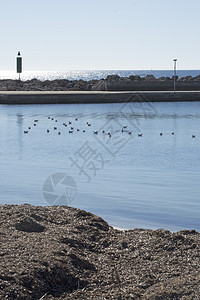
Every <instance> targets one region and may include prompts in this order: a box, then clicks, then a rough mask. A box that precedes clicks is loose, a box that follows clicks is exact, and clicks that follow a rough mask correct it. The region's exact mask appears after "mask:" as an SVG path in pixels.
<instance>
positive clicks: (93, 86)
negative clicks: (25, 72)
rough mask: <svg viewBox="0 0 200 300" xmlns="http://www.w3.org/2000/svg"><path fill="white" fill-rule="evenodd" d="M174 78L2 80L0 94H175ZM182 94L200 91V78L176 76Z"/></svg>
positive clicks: (110, 76) (115, 77) (115, 76)
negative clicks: (20, 92)
mask: <svg viewBox="0 0 200 300" xmlns="http://www.w3.org/2000/svg"><path fill="white" fill-rule="evenodd" d="M173 83H174V77H171V78H170V77H161V78H158V79H156V78H155V77H154V76H153V75H147V76H145V77H140V76H133V75H131V76H129V77H120V76H118V75H108V76H107V77H106V78H105V79H100V80H89V81H84V80H81V79H80V80H67V79H57V80H52V81H51V80H45V81H40V80H38V79H35V78H34V79H32V80H27V81H21V80H12V79H3V80H0V91H164V90H165V91H172V90H173ZM176 89H177V90H178V91H189V90H200V75H198V76H196V77H192V76H185V77H181V78H178V76H176Z"/></svg>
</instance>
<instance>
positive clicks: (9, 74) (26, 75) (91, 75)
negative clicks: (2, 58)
mask: <svg viewBox="0 0 200 300" xmlns="http://www.w3.org/2000/svg"><path fill="white" fill-rule="evenodd" d="M115 74H117V75H119V76H121V77H128V76H130V75H139V76H141V77H144V76H146V75H151V74H152V75H154V76H155V77H156V78H159V77H162V76H164V77H172V76H173V75H174V71H173V70H74V71H46V72H45V71H23V72H22V74H21V75H20V77H21V80H23V81H25V80H30V79H33V78H37V79H38V80H42V81H44V80H55V79H68V80H78V79H83V80H92V79H102V78H106V77H107V76H108V75H115ZM176 74H177V75H178V76H179V77H184V76H189V75H191V76H193V77H195V76H197V75H199V74H200V70H177V72H176ZM18 77H19V76H18V74H17V73H16V72H14V71H0V79H18Z"/></svg>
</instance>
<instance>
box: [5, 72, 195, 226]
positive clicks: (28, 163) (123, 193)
mask: <svg viewBox="0 0 200 300" xmlns="http://www.w3.org/2000/svg"><path fill="white" fill-rule="evenodd" d="M127 72H128V71H127ZM197 75H198V74H197ZM99 76H101V75H99ZM160 76H161V75H159V77H160ZM163 76H167V75H163ZM184 76H185V75H184ZM88 79H89V77H88ZM56 121H57V122H56ZM69 122H71V124H69ZM63 123H65V125H63ZM88 123H89V126H88ZM34 124H36V126H34ZM29 127H30V128H31V129H28V128H29ZM54 127H56V129H54ZM71 127H73V129H71ZM123 127H124V128H123ZM122 128H123V132H122ZM47 129H48V130H49V132H47ZM24 131H28V133H24ZM69 131H73V133H69ZM94 131H98V134H94ZM103 131H104V132H103ZM129 131H130V132H131V134H129ZM58 132H60V134H58ZM109 132H110V135H109V134H108V133H109ZM140 133H142V134H143V135H142V136H140V137H138V134H140ZM161 133H162V135H161ZM172 133H174V134H172ZM192 135H194V136H195V137H192ZM0 145H1V147H0V203H1V204H22V203H30V204H33V205H42V206H43V205H52V204H53V205H70V206H73V207H77V208H81V209H85V210H88V211H91V212H93V213H95V214H97V215H99V216H101V217H103V218H104V219H105V220H106V221H108V222H109V224H111V225H113V226H116V227H120V228H135V227H137V228H138V227H139V228H152V229H156V228H165V229H169V230H172V231H177V230H181V229H196V230H198V231H200V184H199V183H200V151H199V149H200V102H191V103H190V102H184V103H180V102H179V103H159V102H158V103H146V102H145V103H143V104H142V103H126V104H119V103H118V104H77V105H76V104H73V105H28V106H26V105H21V106H19V105H16V106H6V105H0Z"/></svg>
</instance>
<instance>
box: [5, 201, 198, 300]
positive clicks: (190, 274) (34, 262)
mask: <svg viewBox="0 0 200 300" xmlns="http://www.w3.org/2000/svg"><path fill="white" fill-rule="evenodd" d="M0 223H1V227H0V230H1V232H0V234H1V235H0V236H1V238H0V243H1V247H0V299H12V300H14V299H20V300H39V299H40V300H41V299H43V300H46V299H57V300H58V299H59V300H61V299H81V300H82V299H83V300H84V299H87V300H88V299H95V300H96V299H121V300H122V299H138V300H139V299H146V300H147V299H151V300H161V299H166V300H169V299H182V300H183V299H184V300H186V299H187V300H190V299H200V255H199V253H200V233H198V232H196V231H194V230H189V231H188V230H187V231H186V230H184V231H180V232H177V233H171V232H170V231H166V230H155V231H153V230H144V229H134V230H127V231H121V230H120V231H119V230H116V229H114V228H112V227H111V226H109V225H108V224H107V223H106V222H105V221H104V220H103V219H101V218H100V217H98V216H95V215H93V214H91V213H88V212H85V211H83V210H79V209H75V208H70V207H67V206H62V207H56V206H54V207H34V206H30V205H21V206H16V205H2V206H0Z"/></svg>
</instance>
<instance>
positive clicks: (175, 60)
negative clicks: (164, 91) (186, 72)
mask: <svg viewBox="0 0 200 300" xmlns="http://www.w3.org/2000/svg"><path fill="white" fill-rule="evenodd" d="M176 62H177V59H176V58H175V59H174V93H175V92H176Z"/></svg>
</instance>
